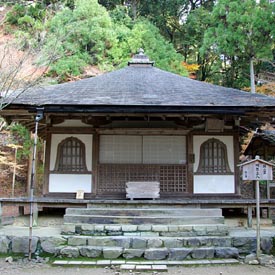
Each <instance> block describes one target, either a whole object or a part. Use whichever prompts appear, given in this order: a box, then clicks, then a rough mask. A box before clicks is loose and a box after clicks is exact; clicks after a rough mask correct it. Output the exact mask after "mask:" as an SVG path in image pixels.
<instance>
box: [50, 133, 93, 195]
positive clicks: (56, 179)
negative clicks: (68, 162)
mask: <svg viewBox="0 0 275 275" xmlns="http://www.w3.org/2000/svg"><path fill="white" fill-rule="evenodd" d="M68 137H76V138H78V139H79V140H81V141H82V142H83V143H84V144H85V152H86V165H87V169H88V171H89V172H90V174H56V173H51V171H53V170H54V167H55V161H56V155H57V147H58V144H59V143H60V142H61V141H62V140H64V139H66V138H68ZM92 144H93V135H87V134H77V135H75V134H53V135H52V139H51V153H50V175H49V192H65V193H70V192H76V191H77V190H84V192H86V193H87V192H88V193H90V192H92V175H91V173H92V172H91V171H92Z"/></svg>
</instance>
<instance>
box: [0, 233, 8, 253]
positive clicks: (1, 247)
mask: <svg viewBox="0 0 275 275" xmlns="http://www.w3.org/2000/svg"><path fill="white" fill-rule="evenodd" d="M9 245H10V240H9V239H8V238H7V237H6V236H0V253H4V254H6V253H8V252H9Z"/></svg>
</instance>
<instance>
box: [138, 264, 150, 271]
mask: <svg viewBox="0 0 275 275" xmlns="http://www.w3.org/2000/svg"><path fill="white" fill-rule="evenodd" d="M136 270H139V271H145V270H152V266H151V265H141V264H140V265H136Z"/></svg>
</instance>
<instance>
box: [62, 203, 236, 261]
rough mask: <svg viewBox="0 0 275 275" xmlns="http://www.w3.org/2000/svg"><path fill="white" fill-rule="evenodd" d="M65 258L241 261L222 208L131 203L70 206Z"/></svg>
mask: <svg viewBox="0 0 275 275" xmlns="http://www.w3.org/2000/svg"><path fill="white" fill-rule="evenodd" d="M62 234H63V235H64V236H66V239H67V243H66V245H62V246H60V247H59V248H57V253H58V254H59V255H61V256H64V257H72V258H74V257H81V256H83V257H88V258H104V259H106V260H107V259H108V260H110V259H124V260H125V259H126V260H129V259H136V258H138V259H142V258H143V259H145V260H147V261H158V260H166V261H170V262H171V261H176V262H179V261H185V260H193V259H194V260H196V259H198V260H199V259H200V260H201V259H213V258H218V259H229V258H238V255H239V252H238V249H237V248H234V247H232V240H231V238H230V237H229V236H228V228H227V226H226V225H224V218H223V216H222V212H221V209H201V208H184V207H181V206H174V207H173V206H171V205H170V206H167V205H165V204H161V203H160V204H155V205H152V204H150V203H149V202H147V203H137V202H136V203H127V202H125V204H124V205H123V204H120V205H114V204H112V203H111V202H110V203H109V204H106V205H104V204H97V205H93V206H92V207H89V208H68V209H67V210H66V214H65V216H64V225H63V227H62Z"/></svg>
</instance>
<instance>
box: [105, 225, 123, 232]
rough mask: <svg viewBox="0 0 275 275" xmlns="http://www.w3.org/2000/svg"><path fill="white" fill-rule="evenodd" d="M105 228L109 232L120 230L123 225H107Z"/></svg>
mask: <svg viewBox="0 0 275 275" xmlns="http://www.w3.org/2000/svg"><path fill="white" fill-rule="evenodd" d="M105 230H106V231H107V232H120V231H121V225H105Z"/></svg>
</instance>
